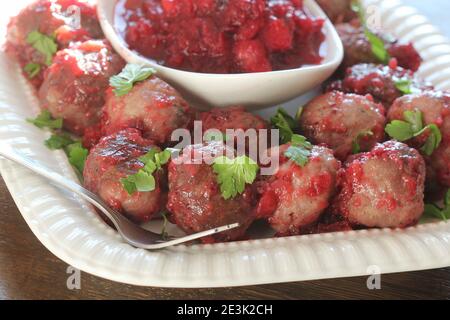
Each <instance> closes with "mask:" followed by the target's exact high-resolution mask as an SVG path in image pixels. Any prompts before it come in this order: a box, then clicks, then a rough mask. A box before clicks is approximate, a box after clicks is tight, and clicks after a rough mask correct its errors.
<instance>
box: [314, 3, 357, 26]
mask: <svg viewBox="0 0 450 320" xmlns="http://www.w3.org/2000/svg"><path fill="white" fill-rule="evenodd" d="M351 3H352V0H317V4H318V5H319V6H320V7H321V8H322V9H323V11H325V13H326V14H327V16H328V18H330V20H331V21H332V22H333V23H342V22H347V21H351V20H353V19H356V18H357V15H356V13H355V12H354V11H353V10H352V7H351Z"/></svg>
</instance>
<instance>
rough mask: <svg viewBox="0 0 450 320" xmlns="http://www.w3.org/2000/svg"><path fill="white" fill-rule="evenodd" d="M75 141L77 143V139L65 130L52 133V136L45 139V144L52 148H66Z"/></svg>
mask: <svg viewBox="0 0 450 320" xmlns="http://www.w3.org/2000/svg"><path fill="white" fill-rule="evenodd" d="M74 143H76V141H75V140H73V139H72V137H71V136H70V135H69V134H67V133H65V132H63V133H55V134H52V136H51V137H50V138H49V139H47V140H46V141H45V145H46V146H47V147H48V148H49V149H50V150H60V149H64V148H66V147H68V146H70V145H71V144H74Z"/></svg>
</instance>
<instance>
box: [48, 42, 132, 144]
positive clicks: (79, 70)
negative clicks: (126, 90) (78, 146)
mask: <svg viewBox="0 0 450 320" xmlns="http://www.w3.org/2000/svg"><path fill="white" fill-rule="evenodd" d="M123 65H124V61H123V60H122V58H121V57H120V56H119V55H117V54H116V53H114V52H113V49H112V48H111V46H110V45H109V44H108V43H107V42H106V41H100V40H90V41H86V42H82V43H77V44H75V45H73V46H71V47H70V48H69V49H65V50H62V51H60V52H58V54H57V55H56V57H55V59H54V63H53V64H52V66H51V67H50V68H49V69H48V71H47V73H46V75H45V80H44V83H43V84H42V86H41V89H40V90H39V99H40V103H41V105H42V107H43V108H45V109H48V110H49V111H50V112H51V114H52V115H53V117H55V118H62V119H64V126H65V128H66V129H68V130H70V131H71V132H73V133H75V134H78V135H83V134H84V131H85V130H86V128H89V127H92V126H94V125H96V124H97V123H99V122H100V115H101V109H102V107H103V105H104V103H105V91H106V89H107V88H108V87H109V78H110V77H111V76H113V75H114V74H116V73H118V72H120V70H121V69H122V67H123Z"/></svg>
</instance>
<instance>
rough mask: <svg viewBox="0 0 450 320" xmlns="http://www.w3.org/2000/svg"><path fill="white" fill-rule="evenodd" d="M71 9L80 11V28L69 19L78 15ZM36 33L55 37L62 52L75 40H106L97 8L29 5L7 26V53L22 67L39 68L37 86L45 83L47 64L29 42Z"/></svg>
mask: <svg viewBox="0 0 450 320" xmlns="http://www.w3.org/2000/svg"><path fill="white" fill-rule="evenodd" d="M72 6H76V7H77V8H79V9H80V14H81V28H75V26H71V25H70V23H69V20H70V16H71V15H73V14H74V13H75V12H74V11H73V10H71V8H72ZM33 31H38V32H40V33H42V34H44V35H47V36H50V37H55V39H56V43H57V45H58V47H59V49H64V48H67V47H68V45H69V43H71V42H73V41H86V40H89V39H100V38H102V37H103V32H102V29H101V27H100V24H99V22H98V19H97V10H96V7H95V6H94V5H92V4H89V3H87V2H85V1H81V0H38V1H35V2H33V3H31V4H30V5H28V6H27V7H26V8H25V9H23V10H22V11H21V12H20V13H19V15H18V16H16V17H13V18H12V19H11V21H10V23H9V25H8V31H7V33H6V34H7V42H6V51H7V52H8V53H9V54H10V55H11V56H12V57H13V58H15V59H17V60H18V62H19V64H20V66H21V67H22V68H25V66H27V65H28V64H31V63H33V64H38V65H40V72H39V73H38V74H37V75H35V76H34V77H33V78H32V79H31V80H32V84H33V85H35V86H36V87H39V86H40V85H41V83H42V81H43V75H44V72H43V71H44V70H45V69H46V67H47V66H48V61H47V59H46V57H45V55H43V54H42V53H40V52H39V51H37V50H36V49H35V48H33V47H32V46H31V45H30V44H29V43H28V41H27V38H28V35H29V34H30V33H31V32H33Z"/></svg>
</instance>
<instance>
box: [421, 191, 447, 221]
mask: <svg viewBox="0 0 450 320" xmlns="http://www.w3.org/2000/svg"><path fill="white" fill-rule="evenodd" d="M424 215H425V216H428V217H432V218H438V219H441V220H444V221H447V220H448V219H450V189H449V190H448V191H447V193H446V195H445V198H444V207H443V208H441V207H440V206H437V205H435V204H426V205H425V212H424Z"/></svg>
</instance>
